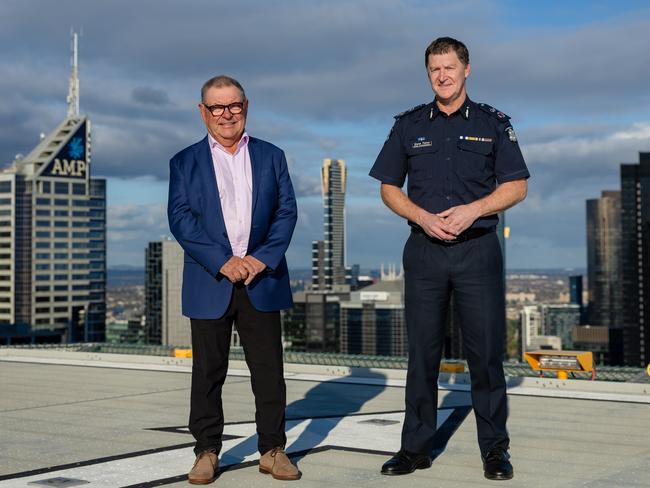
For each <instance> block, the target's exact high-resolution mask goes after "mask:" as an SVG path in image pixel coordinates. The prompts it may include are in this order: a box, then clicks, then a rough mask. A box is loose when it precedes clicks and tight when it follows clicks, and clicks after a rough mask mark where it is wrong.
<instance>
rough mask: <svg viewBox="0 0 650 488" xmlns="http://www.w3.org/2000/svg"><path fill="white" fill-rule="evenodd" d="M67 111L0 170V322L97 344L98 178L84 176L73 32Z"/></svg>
mask: <svg viewBox="0 0 650 488" xmlns="http://www.w3.org/2000/svg"><path fill="white" fill-rule="evenodd" d="M72 43H73V47H72V73H71V76H70V89H69V94H68V99H67V101H68V112H67V116H66V118H65V119H64V120H63V122H62V123H61V124H60V125H59V126H58V127H57V128H56V129H55V130H54V131H53V132H51V133H50V134H49V135H47V136H43V137H42V138H41V141H40V143H39V144H38V145H37V146H36V147H35V148H34V149H33V150H32V151H31V152H30V153H29V154H28V155H27V156H26V157H17V158H16V159H15V160H14V162H13V164H12V165H11V166H10V167H9V168H7V169H5V170H3V171H2V172H1V173H0V251H1V252H0V324H13V325H14V326H22V327H31V328H32V330H36V331H38V330H48V331H51V332H53V333H55V334H56V335H57V336H58V339H59V340H62V341H68V342H75V341H87V342H102V341H104V336H105V316H106V180H103V179H95V178H90V169H91V136H90V120H89V119H88V117H86V116H83V115H80V113H79V79H78V76H77V35H76V34H73V41H72Z"/></svg>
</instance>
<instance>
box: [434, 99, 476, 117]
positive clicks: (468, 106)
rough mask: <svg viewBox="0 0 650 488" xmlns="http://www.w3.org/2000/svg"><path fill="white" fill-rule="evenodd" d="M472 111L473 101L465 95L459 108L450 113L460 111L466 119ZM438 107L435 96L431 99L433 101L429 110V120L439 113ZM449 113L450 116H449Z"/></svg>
mask: <svg viewBox="0 0 650 488" xmlns="http://www.w3.org/2000/svg"><path fill="white" fill-rule="evenodd" d="M473 112H474V102H472V101H471V100H470V99H469V97H468V96H467V95H465V101H464V102H463V104H462V105H461V106H460V108H459V109H458V110H457V111H456V112H454V113H453V114H451V115H455V114H457V113H460V115H461V116H462V117H463V118H464V119H465V120H468V119H469V118H470V117H471V116H472V113H473ZM440 113H441V112H440V108H438V104H437V103H436V100H435V98H434V99H433V103H432V104H431V110H430V111H429V120H433V119H435V118H436V117H437V116H438V115H439V114H440ZM451 115H450V117H451Z"/></svg>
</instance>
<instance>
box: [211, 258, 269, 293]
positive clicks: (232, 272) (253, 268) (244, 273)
mask: <svg viewBox="0 0 650 488" xmlns="http://www.w3.org/2000/svg"><path fill="white" fill-rule="evenodd" d="M265 269H266V264H264V263H263V262H262V261H260V260H259V259H257V258H254V257H253V256H250V255H248V256H244V257H243V258H240V257H239V256H232V257H231V258H230V259H229V260H228V261H226V263H225V264H224V265H223V266H222V267H221V269H220V270H219V272H220V273H221V274H222V275H224V276H225V277H226V278H228V279H229V280H230V281H231V282H232V283H237V282H238V281H242V280H245V281H244V285H246V286H248V285H249V284H250V283H251V282H252V281H253V280H254V279H255V276H257V275H258V274H259V273H261V272H262V271H264V270H265Z"/></svg>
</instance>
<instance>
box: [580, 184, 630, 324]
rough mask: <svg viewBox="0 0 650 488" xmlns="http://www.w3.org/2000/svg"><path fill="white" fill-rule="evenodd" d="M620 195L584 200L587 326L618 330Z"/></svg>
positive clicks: (603, 195) (619, 303)
mask: <svg viewBox="0 0 650 488" xmlns="http://www.w3.org/2000/svg"><path fill="white" fill-rule="evenodd" d="M620 273H621V193H620V192H619V191H603V192H602V196H601V197H600V198H595V199H592V200H587V277H588V284H589V314H588V315H589V323H590V324H591V325H602V326H605V327H609V328H614V329H619V328H620V327H622V322H623V321H622V315H621V314H622V310H621V300H622V294H621V284H620Z"/></svg>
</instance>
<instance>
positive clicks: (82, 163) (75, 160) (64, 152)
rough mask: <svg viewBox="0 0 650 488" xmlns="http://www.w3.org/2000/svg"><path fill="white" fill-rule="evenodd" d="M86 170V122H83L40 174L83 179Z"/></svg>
mask: <svg viewBox="0 0 650 488" xmlns="http://www.w3.org/2000/svg"><path fill="white" fill-rule="evenodd" d="M87 171H88V164H87V162H86V123H85V122H84V123H83V124H82V125H81V127H79V129H77V132H76V133H75V134H74V136H72V137H71V138H70V140H69V141H68V142H67V143H66V145H65V146H63V148H61V150H60V151H59V153H58V154H57V155H56V156H55V157H54V159H53V160H52V162H50V164H49V165H48V167H47V168H46V169H45V171H44V172H43V173H42V174H43V175H44V176H64V177H69V178H83V179H85V178H86V173H87Z"/></svg>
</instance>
